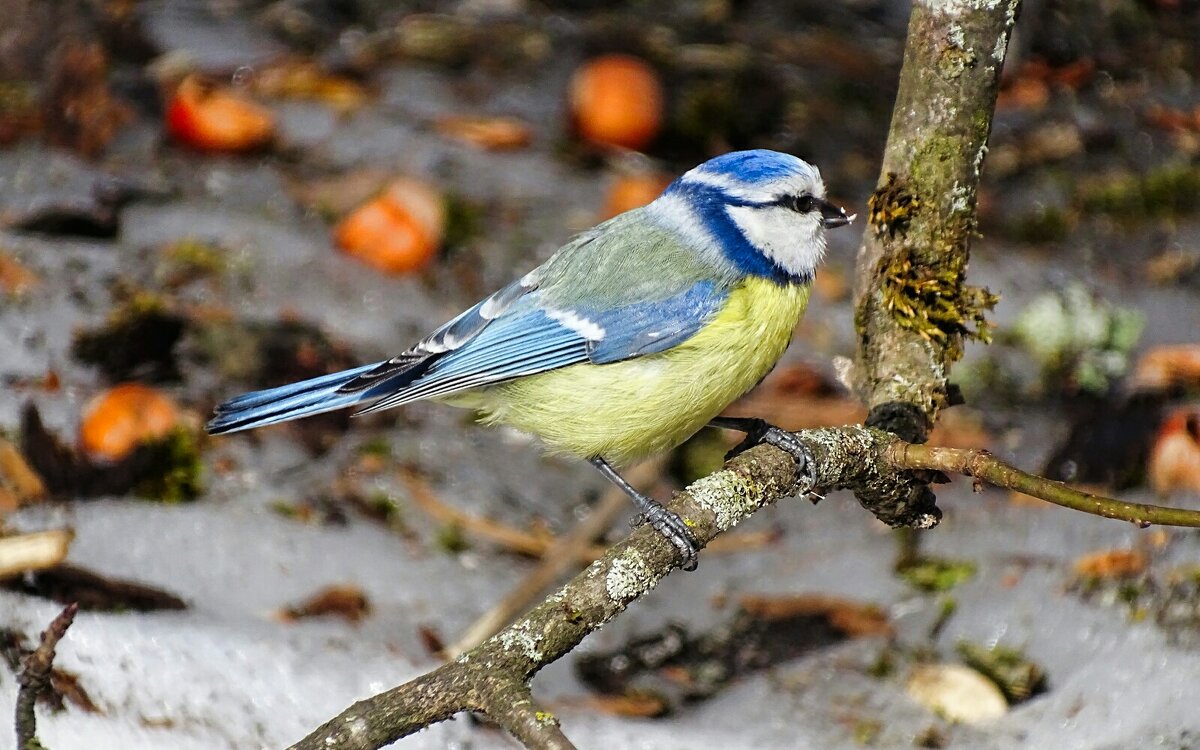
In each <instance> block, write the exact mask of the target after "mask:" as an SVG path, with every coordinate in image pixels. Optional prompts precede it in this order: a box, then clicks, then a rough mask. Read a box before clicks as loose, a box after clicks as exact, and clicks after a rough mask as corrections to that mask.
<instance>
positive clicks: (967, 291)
mask: <svg viewBox="0 0 1200 750" xmlns="http://www.w3.org/2000/svg"><path fill="white" fill-rule="evenodd" d="M964 271H965V269H963V268H955V267H949V268H939V267H930V266H927V265H924V264H920V263H917V262H915V261H914V259H913V255H912V252H911V251H910V250H909V249H907V248H905V249H903V250H901V252H900V253H898V254H897V255H896V256H894V257H893V258H892V259H891V261H890V262H889V263H888V264H887V266H886V267H885V269H884V272H883V305H884V309H886V310H887V311H888V312H889V313H891V315H892V316H893V318H895V320H896V322H897V323H898V324H899V325H900V326H901V327H903V328H907V329H909V330H912V331H915V332H916V333H918V334H920V335H921V337H922V338H924V339H926V340H927V341H936V342H938V343H943V344H947V345H948V346H947V353H948V355H949V356H950V358H951V360H952V361H953V360H957V359H959V358H960V357H961V356H962V346H961V339H974V340H977V341H981V342H983V343H985V344H987V343H990V342H991V340H992V336H991V327H992V326H991V324H990V323H989V322H988V321H987V317H986V313H987V311H988V310H991V309H992V308H993V307H995V306H996V303H997V302H999V301H1000V297H999V296H998V295H995V294H992V293H991V292H990V291H989V290H988V289H987V288H985V287H978V286H970V285H968V284H966V283H964V279H965V273H964Z"/></svg>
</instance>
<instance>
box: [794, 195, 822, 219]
mask: <svg viewBox="0 0 1200 750" xmlns="http://www.w3.org/2000/svg"><path fill="white" fill-rule="evenodd" d="M816 207H817V201H816V199H815V198H813V197H812V196H811V195H797V196H795V197H794V198H792V205H791V208H792V210H793V211H797V212H799V213H802V214H806V213H808V212H809V211H811V210H813V209H814V208H816Z"/></svg>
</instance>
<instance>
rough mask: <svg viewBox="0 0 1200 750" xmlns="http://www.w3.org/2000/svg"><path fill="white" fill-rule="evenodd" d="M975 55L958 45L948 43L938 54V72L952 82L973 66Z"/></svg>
mask: <svg viewBox="0 0 1200 750" xmlns="http://www.w3.org/2000/svg"><path fill="white" fill-rule="evenodd" d="M975 62H976V57H975V53H973V52H971V51H970V50H966V49H963V48H962V47H961V46H959V45H958V44H954V43H949V44H947V45H946V46H944V47H942V50H941V52H940V53H939V54H938V61H937V64H938V72H939V73H941V75H942V77H943V78H945V79H947V80H954V79H955V78H958V77H959V76H961V75H962V74H963V73H965V72H966V71H967V70H968V69H969V68H972V67H974V66H975Z"/></svg>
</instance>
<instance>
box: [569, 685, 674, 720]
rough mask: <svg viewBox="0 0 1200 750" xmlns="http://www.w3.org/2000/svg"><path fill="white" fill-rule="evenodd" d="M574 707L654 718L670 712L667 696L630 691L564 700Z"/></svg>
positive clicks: (610, 713) (626, 715) (612, 713)
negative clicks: (620, 693)
mask: <svg viewBox="0 0 1200 750" xmlns="http://www.w3.org/2000/svg"><path fill="white" fill-rule="evenodd" d="M563 703H564V704H566V705H569V706H570V707H572V708H584V709H591V710H592V711H599V712H600V713H603V714H609V715H610V716H625V717H630V718H638V719H653V718H655V717H657V716H664V715H666V714H667V713H669V712H670V710H671V706H670V704H668V703H667V700H666V698H664V697H662V696H661V695H656V694H654V693H646V692H639V691H630V692H628V693H624V694H622V695H603V694H597V695H588V696H581V697H576V698H571V699H570V700H566V701H563Z"/></svg>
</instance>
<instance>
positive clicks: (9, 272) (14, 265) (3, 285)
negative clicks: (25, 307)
mask: <svg viewBox="0 0 1200 750" xmlns="http://www.w3.org/2000/svg"><path fill="white" fill-rule="evenodd" d="M39 281H40V279H39V278H38V276H37V274H35V273H34V272H33V271H30V270H29V269H28V268H26V267H25V266H23V265H22V264H21V263H20V261H18V260H16V259H15V258H13V257H11V256H9V255H7V254H5V253H3V252H0V290H2V291H4V292H5V293H6V294H12V295H20V294H24V293H25V292H28V291H29V290H31V289H33V288H34V287H35V286H37V284H38V282H39Z"/></svg>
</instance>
